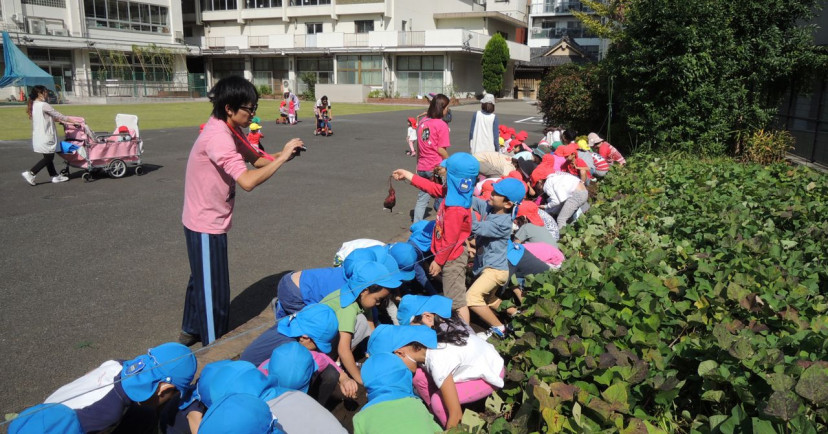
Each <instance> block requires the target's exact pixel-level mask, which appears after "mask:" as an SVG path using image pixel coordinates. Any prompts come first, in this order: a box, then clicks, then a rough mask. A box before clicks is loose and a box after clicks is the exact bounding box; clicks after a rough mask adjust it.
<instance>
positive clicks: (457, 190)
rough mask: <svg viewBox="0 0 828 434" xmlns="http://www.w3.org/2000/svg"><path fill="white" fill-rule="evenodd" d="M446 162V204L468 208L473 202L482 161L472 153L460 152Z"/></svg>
mask: <svg viewBox="0 0 828 434" xmlns="http://www.w3.org/2000/svg"><path fill="white" fill-rule="evenodd" d="M445 162H446V166H445V167H446V187H447V190H446V200H445V203H446V206H459V207H463V208H468V207H470V206H471V203H472V196H473V193H474V184H475V182H476V181H477V175H478V173H480V162H479V161H477V159H476V158H474V157H473V156H472V155H471V154H469V153H466V152H458V153H456V154H454V155H452V156H451V157H449V158H448V159H447V160H445Z"/></svg>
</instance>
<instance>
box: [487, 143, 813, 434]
mask: <svg viewBox="0 0 828 434" xmlns="http://www.w3.org/2000/svg"><path fill="white" fill-rule="evenodd" d="M629 161H630V162H629V164H627V165H626V166H625V167H623V168H618V167H614V168H613V169H612V170H613V173H611V174H610V176H609V177H608V178H606V179H605V181H604V182H602V183H601V185H600V187H599V192H598V196H597V198H596V200H595V202H594V206H593V208H592V210H590V212H589V213H588V214H586V215H585V216H584V217H582V220H580V221H578V223H576V224H575V225H574V226H568V227H567V228H565V230H564V231H563V233H562V238H561V243H560V244H561V246H563V247H562V249H563V251H564V253H565V254H566V257H567V258H568V259H567V261H566V262H565V263H564V265H563V267H562V268H561V269H560V270H559V271H556V272H550V273H547V274H544V275H538V276H534V278H533V277H530V278H527V291H526V293H527V298H526V306H527V308H526V309H525V311H524V312H523V314H521V315H520V316H519V317H518V318H517V319H516V320H515V321H514V322H513V325H514V326H515V328H516V339H515V340H511V341H510V340H507V341H501V342H499V343H498V344H497V345H498V347H499V348H498V349H499V350H500V351H501V352H502V353H503V354H505V357H506V360H507V366H506V385H505V386H504V388H503V389H502V390H501V391H500V392H499V393H500V396H501V397H502V398H503V406H502V408H501V409H492V411H491V412H490V414H488V415H487V417H488V421H489V423H491V424H492V426H494V424H495V423H497V424H498V425H497V426H498V427H501V428H502V427H509V428H511V429H514V430H516V431H519V430H523V432H527V431H528V432H532V431H540V432H561V431H565V432H599V431H601V432H609V431H612V432H622V433H655V432H671V433H672V432H678V433H750V432H753V433H773V432H780V433H781V432H797V433H799V432H805V433H816V432H825V431H826V430H827V429H828V388H826V387H825V384H827V383H828V362H826V360H828V297H826V294H825V291H826V288H828V252H827V251H826V248H825V246H826V245H828V176H825V175H823V174H820V173H818V172H815V171H812V170H810V169H807V168H804V167H795V168H792V167H790V166H787V165H784V164H773V165H770V166H760V165H757V164H739V163H737V162H734V161H733V160H730V159H724V158H719V159H716V160H713V161H700V160H699V159H698V158H692V159H687V158H663V157H662V158H657V157H653V156H649V155H638V156H637V158H636V159H635V160H629ZM490 432H494V431H491V430H490Z"/></svg>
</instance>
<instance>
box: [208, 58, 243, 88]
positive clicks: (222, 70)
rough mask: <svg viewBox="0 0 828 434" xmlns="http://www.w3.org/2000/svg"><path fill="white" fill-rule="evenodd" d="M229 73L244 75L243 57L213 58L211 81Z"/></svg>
mask: <svg viewBox="0 0 828 434" xmlns="http://www.w3.org/2000/svg"><path fill="white" fill-rule="evenodd" d="M231 75H238V76H244V59H213V82H214V83H215V82H217V81H219V80H221V79H222V78H225V77H229V76H231Z"/></svg>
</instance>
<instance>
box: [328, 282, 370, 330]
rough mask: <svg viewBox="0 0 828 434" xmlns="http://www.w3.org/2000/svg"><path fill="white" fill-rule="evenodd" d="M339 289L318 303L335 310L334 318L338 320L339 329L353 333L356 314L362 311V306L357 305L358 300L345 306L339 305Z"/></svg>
mask: <svg viewBox="0 0 828 434" xmlns="http://www.w3.org/2000/svg"><path fill="white" fill-rule="evenodd" d="M340 291H342V290H341V289H337V290H336V291H334V292H332V293H330V294H328V295H327V296H325V298H323V299H322V301H320V303H322V304H326V305H328V307H330V308H331V309H333V310H334V312H336V319H337V321H339V331H341V332H346V333H351V334H353V333H354V329H355V328H356V319H357V315H359V314H360V313H362V308H360V307H359V303H358V302H353V303H351V304H349V305H348V306H345V307H342V306H340V304H339V294H340Z"/></svg>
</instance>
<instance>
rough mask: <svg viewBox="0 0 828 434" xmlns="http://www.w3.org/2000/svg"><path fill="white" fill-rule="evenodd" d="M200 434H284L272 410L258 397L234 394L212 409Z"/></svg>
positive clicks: (204, 421)
mask: <svg viewBox="0 0 828 434" xmlns="http://www.w3.org/2000/svg"><path fill="white" fill-rule="evenodd" d="M198 432H199V434H229V433H233V434H277V433H284V431H282V430H281V429H280V428H279V424H278V421H276V420H275V419H273V415H272V414H271V413H270V408H268V406H267V404H265V402H264V401H262V400H261V399H259V398H258V397H256V396H253V395H248V394H246V393H234V394H232V395H228V396H225V397H224V398H223V399H221V400H219V401H218V402H217V403H216V405H214V406H212V407H210V409H209V410H208V411H207V414H205V415H204V420H203V421H202V422H201V425H200V426H199V428H198Z"/></svg>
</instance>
